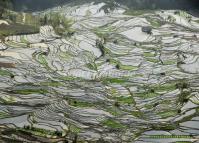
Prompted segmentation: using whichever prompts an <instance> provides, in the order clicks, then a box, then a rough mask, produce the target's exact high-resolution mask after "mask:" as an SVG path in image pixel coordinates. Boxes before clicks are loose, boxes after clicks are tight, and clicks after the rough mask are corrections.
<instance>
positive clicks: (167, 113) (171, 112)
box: [158, 110, 177, 118]
mask: <svg viewBox="0 0 199 143" xmlns="http://www.w3.org/2000/svg"><path fill="white" fill-rule="evenodd" d="M176 114H177V111H176V110H168V111H163V112H159V113H158V115H160V116H161V117H162V118H168V117H173V116H175V115H176Z"/></svg>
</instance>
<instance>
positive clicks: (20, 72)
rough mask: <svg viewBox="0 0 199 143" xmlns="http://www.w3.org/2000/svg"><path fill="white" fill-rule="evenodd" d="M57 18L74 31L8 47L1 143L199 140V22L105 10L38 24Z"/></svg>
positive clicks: (29, 37) (93, 8)
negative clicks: (66, 20) (65, 22)
mask: <svg viewBox="0 0 199 143" xmlns="http://www.w3.org/2000/svg"><path fill="white" fill-rule="evenodd" d="M53 12H54V13H59V14H60V15H61V16H64V17H66V18H67V19H68V23H70V24H69V25H70V26H69V32H65V33H62V34H59V33H58V32H57V31H56V29H55V28H54V27H53V26H52V25H42V26H40V28H39V30H38V31H37V32H32V34H16V35H14V34H12V35H9V36H6V37H5V39H4V40H1V42H0V140H1V142H5V143H12V142H16V143H18V142H25V143H51V142H52V143H53V142H58V143H68V142H71V143H76V142H77V143H176V142H177V143H180V142H186V143H194V142H195V143H197V142H198V141H199V18H198V17H194V16H192V15H190V14H188V13H187V12H185V11H181V10H150V11H146V10H140V11H132V10H126V9H125V8H124V7H117V8H114V9H109V8H106V4H105V3H98V4H94V3H88V4H83V5H81V6H71V5H63V6H61V7H60V6H59V7H55V8H51V9H47V10H44V11H41V12H35V13H34V15H40V16H44V17H49V15H50V14H51V13H53ZM24 18H25V16H24ZM5 22H6V21H3V20H2V21H0V25H2V23H4V24H8V25H9V23H5ZM62 22H63V21H62ZM61 26H62V25H61Z"/></svg>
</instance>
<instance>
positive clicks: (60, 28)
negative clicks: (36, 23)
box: [40, 12, 75, 36]
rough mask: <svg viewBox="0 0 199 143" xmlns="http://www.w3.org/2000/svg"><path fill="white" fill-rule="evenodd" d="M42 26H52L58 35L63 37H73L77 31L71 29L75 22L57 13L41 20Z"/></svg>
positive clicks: (45, 16) (52, 13)
mask: <svg viewBox="0 0 199 143" xmlns="http://www.w3.org/2000/svg"><path fill="white" fill-rule="evenodd" d="M40 22H41V25H52V26H53V28H54V29H55V31H56V33H57V34H59V35H62V36H71V35H73V34H74V32H75V30H74V29H72V28H71V26H72V25H73V23H74V21H73V20H72V19H70V18H67V17H65V16H64V15H61V14H60V13H57V12H51V13H49V14H47V15H44V16H43V17H41V18H40Z"/></svg>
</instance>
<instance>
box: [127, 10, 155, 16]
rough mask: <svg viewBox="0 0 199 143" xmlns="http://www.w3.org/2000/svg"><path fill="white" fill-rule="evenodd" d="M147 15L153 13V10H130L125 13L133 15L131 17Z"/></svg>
mask: <svg viewBox="0 0 199 143" xmlns="http://www.w3.org/2000/svg"><path fill="white" fill-rule="evenodd" d="M145 13H152V11H151V10H132V9H128V10H126V11H125V12H124V14H125V15H131V16H140V15H143V14H145Z"/></svg>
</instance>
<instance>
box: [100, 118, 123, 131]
mask: <svg viewBox="0 0 199 143" xmlns="http://www.w3.org/2000/svg"><path fill="white" fill-rule="evenodd" d="M102 125H104V126H107V127H109V128H111V129H123V128H125V127H126V126H125V125H122V124H121V123H119V122H118V121H115V120H113V119H107V120H105V121H103V122H102Z"/></svg>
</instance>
